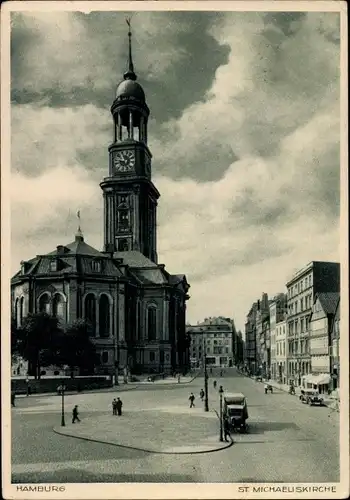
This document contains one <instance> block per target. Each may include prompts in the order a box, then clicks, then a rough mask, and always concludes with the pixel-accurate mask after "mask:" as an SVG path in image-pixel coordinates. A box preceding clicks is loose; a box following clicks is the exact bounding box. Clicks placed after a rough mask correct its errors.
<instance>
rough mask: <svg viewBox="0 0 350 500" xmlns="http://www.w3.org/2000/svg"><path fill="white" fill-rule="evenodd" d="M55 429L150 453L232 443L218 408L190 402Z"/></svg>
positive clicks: (198, 450)
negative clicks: (223, 434) (223, 435)
mask: <svg viewBox="0 0 350 500" xmlns="http://www.w3.org/2000/svg"><path fill="white" fill-rule="evenodd" d="M53 430H54V432H56V433H57V434H62V435H65V436H70V437H75V438H78V439H84V440H87V441H97V442H100V443H106V444H110V445H115V446H120V447H125V448H131V449H136V450H140V451H146V452H150V453H166V454H169V453H170V454H193V453H208V452H212V451H217V450H221V449H224V448H228V447H229V446H231V445H232V442H220V440H219V419H218V418H217V415H216V414H215V413H214V411H209V412H205V411H204V409H203V407H195V408H189V407H188V406H187V405H186V406H183V407H180V406H166V407H162V406H158V407H157V408H154V407H153V408H140V409H138V410H136V411H126V412H125V413H123V415H122V416H120V417H118V416H115V415H112V413H111V412H110V413H108V414H107V413H106V414H104V415H99V416H91V417H88V418H86V419H84V420H82V421H81V422H80V423H76V424H72V423H71V422H70V421H68V422H67V423H66V426H65V427H60V426H56V427H54V429H53Z"/></svg>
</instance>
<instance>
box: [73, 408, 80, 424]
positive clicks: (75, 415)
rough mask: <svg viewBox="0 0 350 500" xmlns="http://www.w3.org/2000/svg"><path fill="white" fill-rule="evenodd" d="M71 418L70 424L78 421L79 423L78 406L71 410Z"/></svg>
mask: <svg viewBox="0 0 350 500" xmlns="http://www.w3.org/2000/svg"><path fill="white" fill-rule="evenodd" d="M72 415H73V418H72V424H75V421H76V420H78V422H80V418H79V417H78V415H79V412H78V405H75V406H74V408H73V412H72Z"/></svg>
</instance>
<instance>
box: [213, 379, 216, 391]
mask: <svg viewBox="0 0 350 500" xmlns="http://www.w3.org/2000/svg"><path fill="white" fill-rule="evenodd" d="M213 387H214V389H216V380H214V382H213Z"/></svg>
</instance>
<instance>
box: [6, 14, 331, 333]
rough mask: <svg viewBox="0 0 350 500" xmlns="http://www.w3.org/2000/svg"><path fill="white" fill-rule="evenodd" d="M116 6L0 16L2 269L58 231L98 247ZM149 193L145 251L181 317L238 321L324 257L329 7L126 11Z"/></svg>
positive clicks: (51, 244)
mask: <svg viewBox="0 0 350 500" xmlns="http://www.w3.org/2000/svg"><path fill="white" fill-rule="evenodd" d="M126 15H127V14H126V13H125V12H101V11H100V12H91V13H79V12H55V13H49V12H36V13H34V12H31V13H30V12H27V13H13V14H12V16H11V17H12V19H11V25H12V35H11V71H12V77H11V78H12V80H11V81H12V88H11V97H12V108H11V113H12V115H11V123H12V151H11V154H12V181H11V200H12V205H11V210H12V272H13V273H14V272H15V271H16V270H17V269H18V267H19V262H20V260H22V259H24V260H25V259H29V258H31V257H33V256H35V255H36V254H40V253H46V252H49V251H51V250H53V249H54V248H55V247H56V246H57V245H58V244H64V243H69V242H70V241H72V240H73V239H74V232H75V230H76V226H77V221H76V217H75V214H76V211H77V210H78V209H80V211H81V216H82V227H83V232H84V235H85V239H86V241H87V242H88V243H89V244H90V245H92V246H95V247H97V248H102V241H103V240H102V237H103V235H102V228H103V224H102V217H103V211H102V208H103V205H102V192H101V190H100V188H99V182H100V180H101V179H102V178H103V176H105V175H107V171H108V151H107V147H108V145H109V144H110V143H111V138H112V117H111V114H110V110H109V108H110V105H111V104H112V101H113V98H114V93H115V88H116V86H117V84H118V82H119V81H120V80H121V79H122V74H123V72H124V71H125V69H126V60H127V26H126V24H125V16H126ZM132 24H133V29H134V36H133V54H134V63H135V69H136V73H137V74H138V78H139V82H140V83H141V84H142V86H143V87H144V89H145V92H146V97H147V102H148V105H149V107H150V109H151V120H150V122H149V147H150V149H151V151H152V153H153V180H154V183H155V184H156V186H157V188H158V189H159V191H160V192H161V199H160V203H159V209H158V255H159V261H160V262H161V263H165V265H166V268H167V270H168V271H169V272H172V273H185V274H186V275H187V278H188V281H189V282H190V284H191V290H190V292H191V299H190V301H189V303H188V321H190V322H197V321H198V320H202V319H203V318H204V317H207V316H215V315H224V316H231V317H234V318H235V321H236V324H237V327H238V328H241V329H243V328H244V321H245V316H246V314H247V312H248V310H249V308H250V305H251V304H252V302H253V301H255V300H256V299H257V298H259V296H261V294H262V292H267V293H268V294H269V295H274V294H275V293H278V292H280V291H284V290H285V283H286V281H287V279H288V278H289V277H290V275H291V273H293V272H294V271H295V270H297V269H298V268H300V267H303V266H304V265H305V264H307V263H308V262H309V261H311V260H335V261H339V206H340V194H339V192H340V190H339V178H340V175H339V168H340V167H339V165H340V160H339V156H340V155H339V128H340V101H339V98H340V96H339V94H340V90H339V89H340V85H339V77H340V63H339V57H340V48H339V38H340V35H339V14H337V13H315V12H313V13H306V12H305V13H304V12H293V13H288V12H285V13H284V12H279V13H278V12H277V13H276V12H275V13H269V12H142V13H134V15H133V18H132Z"/></svg>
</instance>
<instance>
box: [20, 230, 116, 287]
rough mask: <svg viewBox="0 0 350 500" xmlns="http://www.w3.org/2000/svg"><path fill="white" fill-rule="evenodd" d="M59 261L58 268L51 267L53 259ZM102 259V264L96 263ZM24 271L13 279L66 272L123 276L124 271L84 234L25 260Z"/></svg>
mask: <svg viewBox="0 0 350 500" xmlns="http://www.w3.org/2000/svg"><path fill="white" fill-rule="evenodd" d="M53 260H55V261H56V263H57V266H56V270H53V269H52V267H51V263H52V261H53ZM96 261H100V262H101V265H100V266H97V267H96V266H95V265H94V263H95V262H96ZM23 265H24V272H23V273H22V270H21V271H19V272H17V273H16V274H15V275H14V276H13V278H12V280H15V279H17V278H19V277H20V276H23V275H25V276H28V275H31V276H40V275H45V276H47V275H51V276H53V277H54V276H62V275H64V274H85V275H87V274H89V275H94V274H95V275H96V276H104V277H111V278H112V277H118V276H122V272H121V271H120V270H119V269H118V267H117V265H116V264H115V263H114V262H113V260H112V259H111V257H110V256H109V255H108V254H103V253H101V252H99V251H98V250H96V248H94V247H92V246H90V245H88V244H87V243H85V241H84V238H83V236H82V235H77V236H76V237H75V240H74V241H73V242H71V243H68V244H67V245H58V246H57V248H56V250H54V251H52V252H49V253H47V254H45V255H37V256H36V257H34V258H33V259H30V260H28V261H26V262H23Z"/></svg>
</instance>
